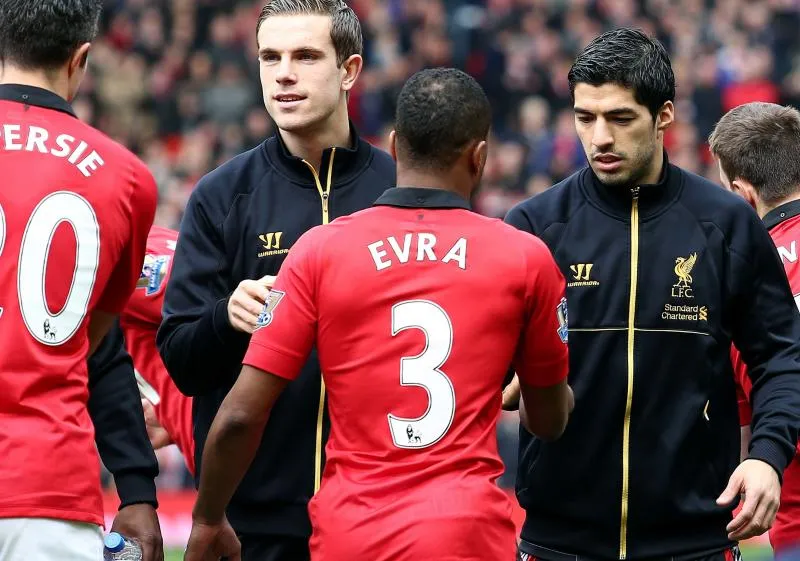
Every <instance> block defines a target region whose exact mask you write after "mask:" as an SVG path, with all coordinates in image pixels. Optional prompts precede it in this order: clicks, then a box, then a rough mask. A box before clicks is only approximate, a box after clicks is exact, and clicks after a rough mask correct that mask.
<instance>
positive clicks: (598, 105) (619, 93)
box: [574, 83, 648, 113]
mask: <svg viewBox="0 0 800 561" xmlns="http://www.w3.org/2000/svg"><path fill="white" fill-rule="evenodd" d="M574 95H575V108H576V109H578V108H580V109H583V110H585V111H591V112H592V113H606V112H608V111H614V110H618V109H622V108H625V109H632V110H634V111H637V112H646V111H647V110H648V109H647V107H645V106H644V105H640V104H639V103H637V102H636V99H634V97H633V90H632V89H631V88H626V87H625V86H620V85H619V84H603V85H602V86H593V85H591V84H585V83H579V84H576V85H575V94H574Z"/></svg>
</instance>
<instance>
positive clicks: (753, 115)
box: [708, 102, 800, 204]
mask: <svg viewBox="0 0 800 561" xmlns="http://www.w3.org/2000/svg"><path fill="white" fill-rule="evenodd" d="M708 143H709V145H710V147H711V152H712V153H713V154H714V155H715V156H716V157H717V158H719V161H720V164H721V165H722V171H724V172H725V175H727V176H728V179H730V180H731V181H733V180H735V179H744V180H745V181H747V182H749V183H751V184H752V185H753V187H754V188H755V190H756V192H757V193H758V196H759V197H761V199H762V200H763V201H764V202H765V203H767V204H770V203H777V202H780V201H781V200H783V199H785V198H786V197H788V196H789V195H791V194H792V193H794V192H795V191H797V190H798V188H800V112H798V111H797V109H795V108H793V107H782V106H780V105H776V104H774V103H762V102H755V103H746V104H744V105H740V106H738V107H735V108H734V109H731V110H730V111H728V112H727V113H726V114H725V115H723V117H722V118H721V119H720V120H719V122H718V123H717V125H716V126H715V127H714V131H713V132H712V133H711V136H709V138H708Z"/></svg>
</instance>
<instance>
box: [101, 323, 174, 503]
mask: <svg viewBox="0 0 800 561" xmlns="http://www.w3.org/2000/svg"><path fill="white" fill-rule="evenodd" d="M124 345H125V342H124V339H123V336H122V330H121V329H120V327H119V324H118V323H117V324H116V325H114V327H112V328H111V330H110V331H109V332H108V334H107V335H106V336H105V338H104V339H103V341H102V342H101V343H100V346H99V347H98V348H97V350H96V351H95V353H94V354H93V355H92V356H91V357H90V358H89V403H88V408H89V415H90V417H91V418H92V423H93V424H94V426H95V442H96V443H97V449H98V451H99V452H100V458H101V459H102V460H103V464H105V466H106V468H108V470H109V471H110V472H111V474H112V475H113V476H114V483H115V484H116V487H117V494H118V495H119V499H120V502H121V505H120V508H123V507H126V506H128V505H132V504H137V503H148V504H151V505H153V506H154V507H157V506H158V501H157V499H156V484H155V478H156V476H157V475H158V461H157V460H156V456H155V453H154V452H153V447H152V446H151V445H150V439H149V438H148V436H147V428H146V427H145V423H144V412H143V411H142V402H141V398H140V397H139V388H138V386H137V385H136V378H135V377H134V374H133V361H132V360H131V357H130V356H129V355H128V353H127V352H126V351H125V346H124Z"/></svg>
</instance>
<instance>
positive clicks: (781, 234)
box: [709, 102, 800, 561]
mask: <svg viewBox="0 0 800 561" xmlns="http://www.w3.org/2000/svg"><path fill="white" fill-rule="evenodd" d="M709 145H710V148H711V153H712V154H713V155H714V156H715V157H716V159H717V162H718V164H719V175H720V180H721V181H722V184H723V185H724V186H725V187H726V188H727V189H729V190H731V191H733V192H734V193H737V194H739V195H741V196H742V197H743V198H744V200H746V201H747V202H748V203H749V204H750V206H752V207H753V208H754V209H755V210H756V212H757V213H758V215H759V216H760V217H761V219H762V220H763V221H764V224H765V225H766V227H767V228H768V229H769V233H770V236H772V240H773V241H774V242H775V245H776V246H777V247H778V254H779V255H780V256H781V261H783V266H784V268H785V269H786V274H787V276H788V278H789V285H790V286H791V288H792V292H793V293H794V299H795V303H797V304H798V306H800V265H798V259H797V240H798V239H799V238H800V112H799V111H798V110H797V109H795V108H793V107H782V106H780V105H776V104H774V103H760V102H754V103H746V104H744V105H740V106H738V107H735V108H734V109H731V110H730V111H728V112H727V113H726V114H725V115H723V117H722V118H721V119H720V120H719V122H718V123H717V125H716V126H715V127H714V130H713V132H712V133H711V135H710V137H709ZM732 360H733V364H734V372H735V375H736V382H737V383H738V385H739V388H740V390H741V392H740V400H739V417H740V421H741V422H742V446H743V458H745V457H747V450H748V449H749V446H750V441H751V438H750V436H751V430H750V424H751V423H752V421H753V418H752V417H753V411H752V410H753V407H752V403H753V402H754V401H755V400H757V399H760V398H761V396H760V395H759V393H760V392H759V391H758V390H757V389H756V390H755V391H754V389H753V384H752V382H751V381H750V377H749V375H748V372H747V366H746V365H745V363H744V361H743V360H742V355H741V353H739V351H738V350H736V349H735V348H734V350H733V354H732ZM769 539H770V542H771V544H772V548H773V550H774V551H775V559H776V560H777V561H789V560H796V559H798V558H800V443H798V446H797V449H796V453H795V456H794V459H793V460H792V462H791V463H790V464H789V465H788V466H787V467H786V470H785V471H784V472H783V485H781V500H780V508H779V509H778V513H777V515H776V517H775V524H774V526H773V527H772V528H771V529H770V532H769Z"/></svg>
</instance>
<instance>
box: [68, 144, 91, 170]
mask: <svg viewBox="0 0 800 561" xmlns="http://www.w3.org/2000/svg"><path fill="white" fill-rule="evenodd" d="M88 146H89V145H88V144H86V143H85V142H84V141H83V140H81V143H80V144H78V147H77V148H76V149H75V151H74V152H73V153H72V156H70V157H69V160H67V161H68V162H69V163H71V164H74V163H76V162H77V161H78V158H80V157H81V156H82V155H83V152H84V151H85V150H86V148H88Z"/></svg>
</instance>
